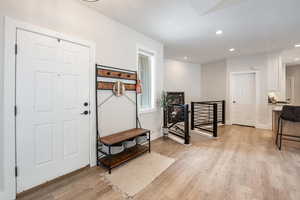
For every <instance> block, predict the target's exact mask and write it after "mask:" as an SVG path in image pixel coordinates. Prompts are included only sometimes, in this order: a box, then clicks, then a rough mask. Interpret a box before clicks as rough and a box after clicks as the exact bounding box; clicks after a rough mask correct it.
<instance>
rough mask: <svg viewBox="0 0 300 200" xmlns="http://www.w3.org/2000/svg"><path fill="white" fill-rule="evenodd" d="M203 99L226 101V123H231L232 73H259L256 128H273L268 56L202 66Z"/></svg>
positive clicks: (252, 56) (229, 60) (245, 57)
mask: <svg viewBox="0 0 300 200" xmlns="http://www.w3.org/2000/svg"><path fill="white" fill-rule="evenodd" d="M201 69H202V71H201V74H202V84H201V86H202V99H203V100H220V99H226V110H227V112H226V121H227V123H230V107H229V103H230V99H229V95H230V94H229V93H230V88H229V79H230V73H231V72H243V71H258V72H259V86H258V88H259V92H258V96H259V97H258V99H259V100H258V102H257V107H258V109H257V110H258V112H257V113H256V121H257V124H256V126H257V127H258V128H270V127H271V122H272V120H271V113H272V112H271V109H272V107H271V106H269V105H268V101H267V100H268V98H267V95H268V92H269V88H268V73H269V71H268V54H257V55H251V56H243V57H235V58H230V59H226V60H223V61H217V62H213V63H209V64H204V65H202V68H201Z"/></svg>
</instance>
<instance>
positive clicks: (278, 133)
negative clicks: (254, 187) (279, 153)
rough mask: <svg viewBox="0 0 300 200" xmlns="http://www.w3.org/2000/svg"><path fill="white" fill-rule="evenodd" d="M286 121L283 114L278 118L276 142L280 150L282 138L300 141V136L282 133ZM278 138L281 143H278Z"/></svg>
mask: <svg viewBox="0 0 300 200" xmlns="http://www.w3.org/2000/svg"><path fill="white" fill-rule="evenodd" d="M284 121H285V120H284V119H282V118H281V116H280V117H279V118H278V129H277V134H276V141H275V143H276V146H277V147H278V149H279V150H281V147H282V140H288V141H293V142H300V136H296V135H289V134H283V133H282V129H283V122H284ZM297 123H299V122H297ZM294 138H295V139H294ZM278 139H279V144H278ZM278 145H279V146H278Z"/></svg>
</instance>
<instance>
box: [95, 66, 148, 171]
mask: <svg viewBox="0 0 300 200" xmlns="http://www.w3.org/2000/svg"><path fill="white" fill-rule="evenodd" d="M98 69H107V70H111V71H117V72H124V73H132V74H135V75H136V77H138V72H137V71H134V70H127V69H121V68H117V67H110V66H105V65H99V64H96V65H95V86H96V88H95V102H96V103H95V106H96V108H95V110H96V158H97V166H100V165H101V163H100V162H99V159H100V158H101V155H99V153H101V154H102V155H105V156H108V157H109V158H112V156H113V155H112V154H111V145H109V146H108V147H109V152H108V153H109V155H108V154H106V153H105V152H103V151H101V150H100V144H101V142H100V140H99V139H100V133H99V124H98V123H99V120H98V119H99V118H98V86H97V83H98V77H102V76H99V75H98V73H97V70H98ZM113 79H123V80H124V78H121V77H120V78H118V77H116V78H113ZM125 80H130V81H135V84H137V79H136V80H132V79H125ZM135 108H136V109H135V114H136V128H139V127H140V128H141V124H140V120H139V116H138V93H137V91H136V90H135ZM147 133H148V139H147V140H148V149H149V153H150V152H151V136H150V134H151V132H150V131H148V132H147ZM102 166H104V167H106V168H108V170H109V173H111V169H112V168H111V167H109V166H105V165H103V164H102Z"/></svg>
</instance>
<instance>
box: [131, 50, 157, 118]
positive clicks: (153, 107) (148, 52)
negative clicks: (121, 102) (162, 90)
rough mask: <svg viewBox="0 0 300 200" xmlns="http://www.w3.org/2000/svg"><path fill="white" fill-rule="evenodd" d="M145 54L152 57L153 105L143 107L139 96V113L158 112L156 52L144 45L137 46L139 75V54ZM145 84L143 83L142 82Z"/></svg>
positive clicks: (151, 97)
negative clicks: (156, 98)
mask: <svg viewBox="0 0 300 200" xmlns="http://www.w3.org/2000/svg"><path fill="white" fill-rule="evenodd" d="M140 54H141V55H144V56H148V57H150V82H151V86H150V87H151V89H150V91H151V92H150V101H151V103H150V104H151V105H150V107H148V108H142V107H141V96H139V97H138V108H139V109H138V110H139V113H151V112H156V110H157V106H156V104H155V66H156V52H155V51H153V50H150V49H149V48H145V47H144V46H139V45H138V46H137V54H136V55H137V61H136V62H137V67H136V68H137V72H138V75H139V73H140V69H139V55H140ZM142 84H143V83H142Z"/></svg>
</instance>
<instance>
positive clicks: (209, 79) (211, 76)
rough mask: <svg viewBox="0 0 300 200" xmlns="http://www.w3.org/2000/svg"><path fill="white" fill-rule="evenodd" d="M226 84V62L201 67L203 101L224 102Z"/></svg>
mask: <svg viewBox="0 0 300 200" xmlns="http://www.w3.org/2000/svg"><path fill="white" fill-rule="evenodd" d="M226 83H227V75H226V60H222V61H217V62H213V63H208V64H203V65H201V86H202V96H201V99H202V100H203V101H215V100H216V101H220V100H225V99H226Z"/></svg>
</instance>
